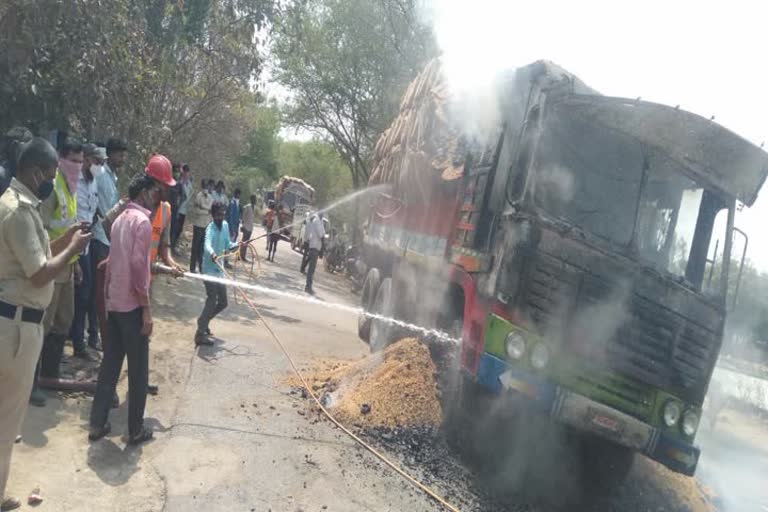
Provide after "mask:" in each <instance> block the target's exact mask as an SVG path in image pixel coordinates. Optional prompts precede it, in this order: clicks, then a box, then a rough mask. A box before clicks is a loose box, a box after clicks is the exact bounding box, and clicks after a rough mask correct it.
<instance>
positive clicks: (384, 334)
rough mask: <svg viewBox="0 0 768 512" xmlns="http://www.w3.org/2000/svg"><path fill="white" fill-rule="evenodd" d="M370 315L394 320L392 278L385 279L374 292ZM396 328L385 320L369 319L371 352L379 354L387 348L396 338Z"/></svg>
mask: <svg viewBox="0 0 768 512" xmlns="http://www.w3.org/2000/svg"><path fill="white" fill-rule="evenodd" d="M370 311H371V312H372V313H375V314H377V315H381V316H384V317H387V318H394V315H395V303H394V297H393V296H392V278H391V277H387V278H386V279H384V280H383V281H382V282H381V286H379V290H378V291H377V292H376V300H375V301H374V302H373V306H372V307H371V310H370ZM397 331H398V329H397V326H395V325H393V324H392V323H390V322H387V321H386V320H380V319H378V318H372V319H371V328H370V341H369V344H370V346H371V352H380V351H382V350H384V349H385V348H387V347H388V346H389V345H390V343H392V342H393V341H394V340H395V338H396V337H397Z"/></svg>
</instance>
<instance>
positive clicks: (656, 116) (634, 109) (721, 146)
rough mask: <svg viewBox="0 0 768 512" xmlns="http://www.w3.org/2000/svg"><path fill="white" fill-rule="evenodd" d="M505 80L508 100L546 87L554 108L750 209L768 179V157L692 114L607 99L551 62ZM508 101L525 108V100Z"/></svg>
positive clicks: (666, 107) (540, 63) (507, 77)
mask: <svg viewBox="0 0 768 512" xmlns="http://www.w3.org/2000/svg"><path fill="white" fill-rule="evenodd" d="M500 78H501V81H502V82H506V87H505V93H504V94H505V95H507V94H509V95H511V96H519V95H520V94H521V92H522V90H527V87H521V85H522V83H530V81H532V80H540V81H544V84H543V88H544V89H547V90H548V91H549V92H550V93H552V92H554V94H550V97H551V99H550V105H549V107H551V108H555V109H560V113H561V114H565V115H573V116H578V117H580V118H581V119H584V120H586V121H589V122H595V123H599V124H601V125H603V126H604V127H606V128H608V129H610V130H615V131H617V132H620V133H622V134H624V135H625V136H628V137H632V138H634V139H636V140H638V141H640V142H641V143H642V144H644V145H647V146H649V147H650V148H653V149H654V150H656V151H659V152H660V153H662V154H664V155H666V156H667V157H669V158H670V159H671V160H673V161H675V162H676V163H677V164H679V165H680V166H681V167H682V168H683V169H685V170H686V171H687V172H688V173H689V174H690V177H691V178H693V179H695V180H696V181H699V182H700V183H703V184H706V185H708V186H711V187H712V188H714V189H716V190H718V191H720V192H721V193H723V194H724V195H726V196H727V197H731V198H736V199H738V200H739V201H741V202H743V203H744V204H746V205H747V206H752V204H754V202H755V200H756V199H757V194H758V192H759V191H760V188H761V187H762V185H763V183H764V181H765V179H766V176H767V175H768V153H766V152H765V151H763V150H762V149H761V148H759V147H758V146H756V145H754V144H752V143H751V142H749V141H747V140H746V139H744V138H742V137H740V136H739V135H737V134H735V133H733V132H732V131H730V130H728V129H727V128H725V127H723V126H721V125H719V124H717V123H715V122H713V121H712V120H710V119H707V118H704V117H701V116H699V115H697V114H694V113H692V112H687V111H685V110H681V109H680V108H678V107H670V106H666V105H661V104H658V103H652V102H648V101H641V100H639V99H638V100H632V99H627V98H616V97H609V96H603V95H601V94H600V93H599V92H598V91H596V90H594V89H592V88H590V87H588V86H587V85H586V84H585V83H584V82H582V81H581V80H579V78H578V77H576V76H575V75H573V74H572V73H569V72H568V71H566V70H565V69H563V68H561V67H560V66H558V65H556V64H554V63H552V62H549V61H537V62H534V63H533V64H529V65H528V66H524V67H522V68H519V69H517V70H515V71H513V72H510V73H508V74H505V75H502V76H501V77H500ZM521 82H522V83H521ZM508 99H511V100H512V101H517V102H519V101H520V99H521V98H508ZM503 101H504V100H503V99H502V102H503Z"/></svg>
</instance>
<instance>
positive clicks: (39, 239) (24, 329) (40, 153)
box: [0, 138, 91, 512]
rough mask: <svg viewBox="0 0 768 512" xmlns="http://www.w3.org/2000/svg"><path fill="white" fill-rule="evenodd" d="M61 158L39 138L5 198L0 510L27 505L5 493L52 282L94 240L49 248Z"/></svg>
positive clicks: (74, 232) (75, 233) (0, 223)
mask: <svg viewBox="0 0 768 512" xmlns="http://www.w3.org/2000/svg"><path fill="white" fill-rule="evenodd" d="M56 164H57V155H56V151H55V150H54V149H53V147H52V146H51V145H50V144H49V143H48V142H47V141H46V140H45V139H41V138H35V139H33V140H32V142H30V143H29V144H28V145H27V146H26V147H25V148H24V150H23V151H22V153H21V156H20V157H19V163H18V167H17V171H16V175H17V177H16V178H13V180H12V181H11V185H10V187H9V188H8V190H6V192H5V193H4V194H3V195H2V197H0V510H2V512H5V511H7V510H13V509H15V508H18V507H20V506H21V502H20V501H19V500H17V499H15V498H8V497H6V495H5V486H6V484H7V482H8V474H9V470H10V462H11V451H12V449H13V443H14V441H15V439H16V436H17V435H18V434H19V432H20V431H21V424H22V421H23V419H24V413H25V411H26V408H27V400H28V399H29V392H30V390H31V388H32V380H33V377H34V372H35V364H36V363H37V358H38V356H39V355H40V347H41V346H42V343H43V326H42V324H41V322H42V320H43V314H44V310H45V309H46V308H47V307H48V305H49V303H50V301H51V297H52V295H53V287H54V286H53V280H54V278H55V277H56V275H57V274H59V273H60V272H61V271H62V270H63V269H65V268H66V267H67V266H68V265H69V264H70V263H69V261H70V259H71V258H72V257H73V256H75V255H77V254H80V252H81V251H82V250H83V249H84V248H85V246H86V245H87V244H88V241H89V240H90V238H91V235H90V234H89V233H85V232H83V231H82V230H81V227H80V226H79V225H75V226H72V227H71V228H70V229H68V230H67V231H66V232H65V233H64V234H63V235H62V236H61V237H59V238H57V239H56V240H54V241H52V242H49V238H48V234H47V233H46V230H45V228H44V227H43V220H42V217H41V216H40V211H39V209H40V201H41V199H45V198H46V197H48V196H49V195H50V193H51V191H52V190H53V179H54V177H55V172H56Z"/></svg>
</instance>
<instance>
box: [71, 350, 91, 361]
mask: <svg viewBox="0 0 768 512" xmlns="http://www.w3.org/2000/svg"><path fill="white" fill-rule="evenodd" d="M72 357H76V358H78V359H82V360H83V361H88V362H89V363H95V362H96V361H97V359H96V358H95V357H93V354H91V353H90V352H88V351H87V350H83V351H82V352H75V353H74V354H72Z"/></svg>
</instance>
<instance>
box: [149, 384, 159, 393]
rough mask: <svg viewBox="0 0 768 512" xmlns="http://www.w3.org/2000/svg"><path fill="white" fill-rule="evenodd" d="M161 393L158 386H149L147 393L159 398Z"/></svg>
mask: <svg viewBox="0 0 768 512" xmlns="http://www.w3.org/2000/svg"><path fill="white" fill-rule="evenodd" d="M159 392H160V388H159V387H158V386H157V385H156V384H147V393H148V394H150V395H152V396H157V394H158V393H159Z"/></svg>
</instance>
